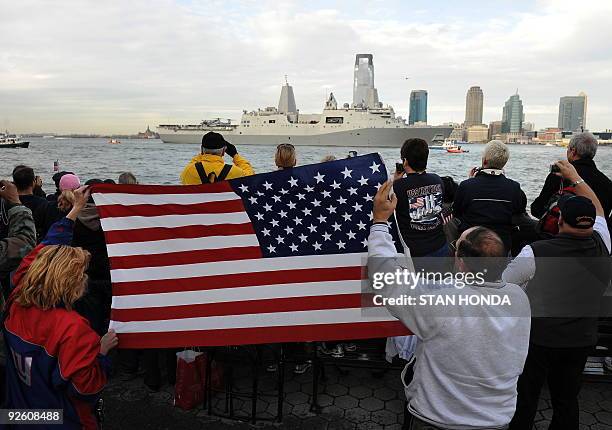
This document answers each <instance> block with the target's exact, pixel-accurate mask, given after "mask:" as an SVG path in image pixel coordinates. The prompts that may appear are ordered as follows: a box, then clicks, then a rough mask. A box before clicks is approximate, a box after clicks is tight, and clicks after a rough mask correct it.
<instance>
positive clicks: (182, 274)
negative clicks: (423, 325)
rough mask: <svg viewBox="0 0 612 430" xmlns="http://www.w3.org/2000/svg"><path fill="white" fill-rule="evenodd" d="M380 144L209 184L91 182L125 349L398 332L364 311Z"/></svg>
mask: <svg viewBox="0 0 612 430" xmlns="http://www.w3.org/2000/svg"><path fill="white" fill-rule="evenodd" d="M386 179H387V172H386V170H385V166H384V164H383V163H382V160H381V158H380V156H379V155H378V154H371V155H365V156H361V157H354V158H349V159H345V160H338V161H332V162H328V163H322V164H313V165H308V166H303V167H297V168H294V169H289V170H279V171H276V172H272V173H265V174H259V175H255V176H249V177H245V178H239V179H233V180H230V181H224V182H218V183H215V184H207V185H195V186H165V185H164V186H160V185H112V184H100V185H96V186H95V188H94V189H93V198H94V200H95V203H96V205H97V207H98V211H99V213H100V218H101V222H102V228H103V229H104V234H105V237H106V243H107V249H108V256H109V258H110V266H111V279H112V283H113V301H112V311H111V328H113V329H115V330H116V331H117V333H118V334H119V337H120V346H121V347H124V348H166V347H181V346H188V345H189V346H215V345H240V344H255V343H274V342H301V341H314V340H334V339H358V338H375V337H387V336H395V335H399V334H406V333H407V332H408V331H407V329H406V328H405V327H404V326H403V325H402V324H401V323H400V322H399V321H397V320H396V319H395V318H393V317H392V316H391V315H390V314H389V313H388V312H387V311H386V309H384V308H374V312H372V310H369V311H368V312H367V316H366V315H364V313H363V312H362V309H361V283H362V282H363V280H364V278H365V277H366V274H365V270H364V267H363V266H365V257H366V252H367V236H368V234H369V226H370V224H371V217H372V201H373V198H374V195H375V193H376V190H377V189H378V186H379V185H380V184H381V183H382V182H384V181H385V180H386Z"/></svg>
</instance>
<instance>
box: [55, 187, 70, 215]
mask: <svg viewBox="0 0 612 430" xmlns="http://www.w3.org/2000/svg"><path fill="white" fill-rule="evenodd" d="M72 205H74V191H73V190H64V191H62V193H61V194H60V195H59V197H58V198H57V207H58V208H59V210H61V211H62V212H68V211H69V210H70V209H72Z"/></svg>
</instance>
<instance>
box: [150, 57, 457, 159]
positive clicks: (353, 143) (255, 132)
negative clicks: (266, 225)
mask: <svg viewBox="0 0 612 430" xmlns="http://www.w3.org/2000/svg"><path fill="white" fill-rule="evenodd" d="M208 131H217V132H219V133H221V134H223V136H224V137H225V139H226V140H228V141H230V142H232V143H234V144H240V145H243V144H252V145H277V144H279V143H292V144H294V145H328V146H347V147H364V146H369V147H400V146H401V145H402V143H403V142H404V141H405V140H406V139H408V138H410V137H420V138H423V139H425V140H426V141H428V142H432V141H443V140H444V139H445V138H447V137H448V136H449V135H450V133H451V131H452V128H451V127H444V126H443V127H431V126H408V125H407V124H406V121H405V120H404V119H403V118H401V117H399V116H396V115H395V111H394V110H393V107H391V106H383V104H382V103H381V102H380V101H379V100H378V91H377V90H376V88H375V86H374V64H373V61H372V55H371V54H358V55H357V56H356V59H355V70H354V85H353V104H352V105H349V104H348V103H345V104H344V105H343V106H341V107H339V106H338V102H337V101H336V98H335V96H334V94H333V93H330V94H329V97H328V98H327V100H326V102H325V106H324V108H323V112H322V113H317V114H306V113H301V112H300V111H299V110H298V109H297V104H296V101H295V95H294V92H293V87H292V86H291V85H289V83H288V82H287V81H286V80H285V84H284V85H283V87H282V88H281V95H280V98H279V102H278V107H276V108H275V107H267V108H264V109H257V110H253V111H246V110H245V111H243V114H242V118H241V119H240V123H238V124H234V123H232V122H231V121H230V120H222V119H219V118H217V119H216V120H207V121H202V122H201V123H200V124H191V125H190V124H162V125H159V126H158V133H159V135H160V138H161V139H162V140H163V141H164V142H167V143H200V142H201V140H202V136H203V135H204V134H205V133H207V132H208Z"/></svg>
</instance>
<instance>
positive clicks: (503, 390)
mask: <svg viewBox="0 0 612 430" xmlns="http://www.w3.org/2000/svg"><path fill="white" fill-rule="evenodd" d="M396 254H397V253H396V250H395V246H394V245H393V242H392V239H391V235H390V234H389V231H388V227H387V226H385V225H381V224H376V225H373V226H372V228H371V230H370V237H369V239H368V257H369V260H368V273H369V274H370V276H373V274H374V273H375V272H395V271H396V270H397V269H398V268H400V267H401V265H400V263H399V260H397V259H396ZM378 291H379V292H380V294H381V295H382V296H384V297H386V298H398V297H402V296H404V295H406V296H417V297H418V296H419V295H423V294H436V295H438V294H444V295H447V296H451V295H480V296H482V295H491V294H492V295H503V296H507V297H508V299H509V300H510V302H511V307H501V306H453V307H452V308H449V309H448V310H444V311H442V312H441V311H440V308H439V307H438V308H437V309H434V307H432V306H410V305H389V304H387V306H386V307H387V309H388V310H389V312H390V313H391V314H392V315H393V316H395V317H396V318H398V319H399V320H400V321H402V322H403V323H404V325H405V326H406V327H408V328H409V329H410V330H411V331H412V332H413V333H414V334H415V335H417V336H418V337H419V339H420V340H421V341H420V342H419V345H418V347H417V350H416V362H415V368H414V379H413V380H412V383H411V384H410V385H409V386H408V387H407V388H406V397H407V399H408V402H409V410H410V412H411V413H412V414H413V415H415V416H417V417H418V418H420V419H421V420H423V421H426V422H429V423H431V424H433V425H435V426H438V427H442V428H447V429H483V428H487V429H494V428H503V427H505V426H507V425H508V424H509V423H510V420H511V419H512V416H513V415H514V410H515V408H516V397H517V391H516V384H517V381H518V377H519V375H520V374H521V373H522V371H523V366H524V364H525V359H526V358H527V350H528V347H529V330H530V308H529V301H528V299H527V295H526V294H525V292H524V291H523V290H522V289H521V288H520V287H519V286H517V285H514V284H507V283H506V284H504V283H485V284H484V285H467V286H465V287H464V288H463V289H457V288H455V287H454V286H444V285H439V284H438V285H437V286H432V285H431V284H429V285H428V284H423V283H421V284H418V285H417V286H416V288H414V289H410V288H409V287H408V286H406V285H398V284H393V285H386V286H385V287H383V288H382V289H381V290H378Z"/></svg>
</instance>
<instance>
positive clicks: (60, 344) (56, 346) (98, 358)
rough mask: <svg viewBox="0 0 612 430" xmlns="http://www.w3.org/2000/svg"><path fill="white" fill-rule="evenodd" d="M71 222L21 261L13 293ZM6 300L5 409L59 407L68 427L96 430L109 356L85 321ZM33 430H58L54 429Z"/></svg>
mask: <svg viewBox="0 0 612 430" xmlns="http://www.w3.org/2000/svg"><path fill="white" fill-rule="evenodd" d="M73 226H74V223H73V222H72V221H71V220H69V219H66V218H64V219H62V220H60V221H58V222H57V223H55V224H54V225H53V226H52V227H51V229H50V231H49V234H48V235H47V237H46V238H45V240H44V241H43V242H42V243H41V244H40V245H39V246H37V247H36V248H35V249H34V250H33V251H32V252H31V253H30V254H29V255H28V256H26V258H24V261H23V262H22V264H21V266H20V267H19V268H18V269H17V272H16V274H15V276H14V278H13V282H14V284H15V285H16V290H18V289H19V281H20V280H21V278H22V277H23V275H24V274H25V273H26V272H27V268H28V267H29V265H30V264H31V262H32V261H33V260H34V259H35V257H36V255H37V254H38V252H40V250H41V249H42V248H44V247H45V246H47V245H58V244H62V245H69V244H70V242H71V240H72V229H73ZM13 297H14V292H13V294H11V296H10V297H9V299H8V302H7V311H6V313H5V315H4V318H5V319H4V324H3V333H4V340H5V343H6V346H7V363H6V379H7V395H6V399H7V402H6V405H5V407H6V408H11V409H62V410H63V421H64V425H63V427H62V428H67V429H82V428H83V429H96V428H97V422H96V419H95V415H94V405H95V402H96V400H97V399H98V397H99V393H100V391H101V390H102V389H103V388H104V385H105V384H106V380H107V372H108V370H109V367H110V366H109V364H110V363H109V361H108V358H107V357H105V356H103V355H101V354H100V337H99V336H98V335H97V334H96V333H95V332H94V331H93V330H92V329H91V327H90V326H89V323H88V322H87V320H86V319H85V318H83V317H81V316H80V315H79V314H78V313H77V312H75V311H68V310H66V309H65V308H63V307H60V306H58V307H55V308H52V309H48V310H42V309H40V308H37V307H35V306H31V307H27V308H26V307H23V306H21V305H19V304H18V303H15V302H14V300H13ZM32 428H49V429H54V428H57V426H55V425H48V426H45V425H40V426H32Z"/></svg>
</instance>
